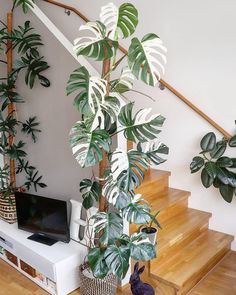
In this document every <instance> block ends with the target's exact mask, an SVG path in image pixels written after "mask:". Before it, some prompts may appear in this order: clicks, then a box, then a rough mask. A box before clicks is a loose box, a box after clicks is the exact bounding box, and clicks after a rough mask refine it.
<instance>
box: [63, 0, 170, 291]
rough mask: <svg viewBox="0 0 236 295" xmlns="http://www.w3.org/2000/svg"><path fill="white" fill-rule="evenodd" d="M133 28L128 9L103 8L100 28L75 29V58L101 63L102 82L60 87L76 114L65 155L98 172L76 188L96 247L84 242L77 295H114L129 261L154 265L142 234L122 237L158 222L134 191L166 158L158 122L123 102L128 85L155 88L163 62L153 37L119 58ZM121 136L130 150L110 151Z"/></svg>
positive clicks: (87, 78)
mask: <svg viewBox="0 0 236 295" xmlns="http://www.w3.org/2000/svg"><path fill="white" fill-rule="evenodd" d="M137 24H138V11H137V9H136V8H135V7H134V5H132V4H130V3H124V4H122V5H121V6H120V7H116V6H115V5H114V4H113V3H110V4H108V5H106V6H104V7H102V10H101V14H100V20H99V21H93V22H88V23H87V24H86V25H83V26H81V27H80V31H83V35H82V36H81V37H79V38H78V39H76V40H75V43H74V45H75V46H74V51H75V52H76V54H77V55H78V56H80V55H82V56H85V57H89V58H92V59H94V60H96V61H100V62H102V68H103V70H102V75H101V77H96V76H92V75H91V74H90V73H89V71H88V70H87V69H86V68H85V67H83V66H81V67H79V68H77V69H76V70H75V71H74V72H73V73H72V74H71V76H70V78H69V81H68V85H67V95H70V94H71V93H76V97H75V100H74V105H75V107H76V108H77V109H78V111H79V112H80V114H81V120H80V121H78V122H76V124H75V125H74V126H73V127H72V129H71V132H70V143H71V146H72V152H73V154H74V156H75V158H76V160H77V161H78V163H79V165H80V166H81V167H82V168H87V167H93V166H95V167H97V166H98V165H99V176H98V177H92V178H91V179H84V180H83V181H82V182H81V188H80V191H81V194H82V198H83V206H84V208H85V209H86V210H89V209H90V208H91V207H92V206H94V205H95V204H96V203H98V205H99V211H98V212H97V213H96V214H94V215H93V216H92V217H91V218H90V220H89V223H90V225H91V224H93V229H94V232H95V241H92V243H91V240H90V243H89V244H90V246H89V248H88V257H87V261H86V263H85V264H84V265H83V266H82V267H81V294H87V295H89V294H115V289H116V287H115V286H116V282H117V278H118V279H120V280H122V279H123V278H124V277H125V276H126V274H127V272H128V269H129V267H130V258H132V259H134V260H142V261H148V260H151V259H153V258H154V257H156V249H155V246H154V245H153V244H152V243H151V242H150V241H149V239H148V238H147V235H146V234H145V233H143V232H136V233H133V234H132V235H129V234H128V233H126V232H125V231H124V225H125V222H127V223H129V224H137V225H141V224H146V223H148V222H150V221H151V220H153V221H154V220H155V222H157V220H156V216H153V215H152V214H151V207H150V205H149V204H148V203H147V202H146V201H145V200H144V199H143V198H142V196H141V195H139V194H136V193H135V190H136V188H137V187H139V186H140V185H141V184H142V181H143V179H144V175H145V171H147V170H148V169H149V167H150V165H151V164H154V165H159V164H160V163H163V162H164V160H163V159H162V158H161V157H160V156H159V154H168V148H167V146H166V145H164V144H163V143H160V141H159V140H158V139H157V135H158V134H159V133H160V131H161V130H160V128H161V127H162V125H163V123H164V121H165V118H164V117H163V116H161V115H160V114H154V115H151V114H150V113H151V108H144V109H141V110H138V111H136V110H135V104H134V102H133V101H129V100H128V101H127V98H126V96H127V94H128V93H129V92H130V93H132V92H133V93H135V94H136V95H137V92H136V91H135V89H134V87H133V83H134V80H135V79H138V80H142V81H143V82H145V83H146V84H148V85H150V86H155V85H156V84H157V83H158V81H159V79H160V75H161V73H162V72H163V71H164V64H165V62H166V57H165V53H166V48H165V47H164V46H163V44H162V41H161V40H160V38H159V37H158V36H157V35H155V34H147V35H146V36H144V37H143V38H142V39H141V40H139V39H138V38H136V37H135V38H133V39H132V40H131V44H130V47H129V50H128V52H127V53H125V54H124V55H122V56H119V55H118V53H117V51H118V46H119V41H120V39H125V38H128V37H130V36H131V35H132V34H133V33H134V32H135V29H136V27H137ZM125 61H126V64H125V65H124V62H125ZM118 73H121V74H120V75H118ZM117 76H118V77H117ZM144 95H145V94H144ZM145 104H146V102H145ZM122 134H123V135H124V137H125V138H126V139H127V140H128V141H131V142H132V143H133V144H134V147H133V148H132V149H131V150H129V151H127V150H126V149H125V147H124V150H123V149H118V148H117V149H114V144H115V142H116V138H117V136H120V135H122ZM112 144H113V145H112ZM94 174H95V173H94ZM104 290H106V291H104Z"/></svg>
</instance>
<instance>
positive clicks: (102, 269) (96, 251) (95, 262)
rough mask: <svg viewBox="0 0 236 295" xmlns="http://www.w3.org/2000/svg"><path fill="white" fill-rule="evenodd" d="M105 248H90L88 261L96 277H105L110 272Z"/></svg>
mask: <svg viewBox="0 0 236 295" xmlns="http://www.w3.org/2000/svg"><path fill="white" fill-rule="evenodd" d="M104 254H105V249H102V248H93V249H90V250H89V253H88V261H89V266H90V267H91V270H92V272H93V275H94V277H96V278H99V279H103V278H104V277H105V276H106V275H107V274H108V271H109V269H108V267H107V264H106V261H105V257H104Z"/></svg>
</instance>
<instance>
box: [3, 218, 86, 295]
mask: <svg viewBox="0 0 236 295" xmlns="http://www.w3.org/2000/svg"><path fill="white" fill-rule="evenodd" d="M31 235H32V233H29V232H25V231H23V230H20V229H18V227H17V224H8V223H6V222H4V221H2V220H0V259H3V260H4V261H5V262H7V263H8V264H9V265H11V266H12V267H14V268H15V269H16V270H17V271H19V272H20V273H21V274H22V275H24V276H26V277H27V278H29V279H30V280H32V281H33V282H34V283H35V284H37V285H38V286H40V287H41V288H43V289H45V290H46V291H47V292H48V293H50V294H53V295H67V294H69V293H71V292H73V291H74V290H76V289H77V288H79V286H80V282H79V266H80V265H81V264H82V263H83V261H84V258H85V256H86V255H87V249H86V247H85V246H83V245H81V244H79V243H77V242H74V241H70V243H68V244H66V243H63V242H57V243H56V244H54V245H52V246H51V247H48V246H47V245H45V244H41V243H35V242H34V241H32V240H31V239H29V237H30V236H31ZM41 238H45V237H40V239H41ZM0 293H1V292H0Z"/></svg>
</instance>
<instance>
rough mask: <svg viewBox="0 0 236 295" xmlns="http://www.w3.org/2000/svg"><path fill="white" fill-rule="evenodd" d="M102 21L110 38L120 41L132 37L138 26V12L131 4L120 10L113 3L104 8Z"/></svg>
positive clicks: (101, 16)
mask: <svg viewBox="0 0 236 295" xmlns="http://www.w3.org/2000/svg"><path fill="white" fill-rule="evenodd" d="M100 20H101V22H102V23H103V24H104V25H105V26H106V29H107V32H108V34H109V38H110V39H112V40H116V41H117V40H118V39H120V38H127V37H129V36H130V35H132V34H133V33H134V31H135V29H136V27H137V25H138V11H137V9H136V8H135V7H134V5H132V4H131V3H124V4H122V5H121V6H120V7H119V8H118V7H117V6H116V5H114V4H113V3H109V4H107V5H105V6H103V7H102V9H101V13H100Z"/></svg>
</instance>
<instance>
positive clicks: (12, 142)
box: [0, 0, 50, 197]
mask: <svg viewBox="0 0 236 295" xmlns="http://www.w3.org/2000/svg"><path fill="white" fill-rule="evenodd" d="M33 2H34V1H28V0H15V1H13V8H12V10H14V8H15V7H18V6H20V7H22V9H23V11H24V12H25V13H26V12H27V11H28V9H29V7H30V6H32V3H33ZM1 25H2V26H3V27H2V28H0V55H1V58H0V60H1V63H2V64H7V63H6V62H5V60H6V53H7V51H8V50H10V49H9V48H8V49H7V47H6V46H7V44H8V43H9V42H11V44H12V48H11V49H12V50H14V51H16V53H17V56H18V58H19V59H18V60H15V61H14V62H13V71H12V72H11V73H9V74H8V75H7V77H6V78H3V81H4V83H1V84H0V133H1V135H0V136H1V137H0V153H1V154H2V155H3V156H4V159H6V163H8V162H9V160H14V163H16V165H17V169H16V173H17V174H19V173H22V172H23V173H24V174H25V176H26V181H25V183H24V184H23V185H22V186H23V187H25V188H26V189H30V188H31V187H33V188H34V190H35V191H37V189H38V188H39V187H41V188H43V187H46V184H45V183H44V182H42V176H40V175H39V171H38V170H37V169H36V168H35V167H34V166H32V165H30V164H29V161H27V160H26V157H27V153H26V151H25V148H26V143H25V142H23V141H22V140H20V141H18V142H16V139H15V137H16V136H18V134H19V132H20V131H22V132H23V133H25V134H27V135H30V136H31V138H32V140H33V141H34V142H36V140H37V134H38V133H39V132H41V131H40V129H39V123H38V122H37V120H36V117H30V118H29V120H27V121H26V122H21V121H19V120H18V118H17V115H16V107H17V104H19V103H23V102H24V100H23V98H22V97H21V96H20V94H19V93H18V92H17V90H16V82H17V79H18V77H19V75H20V74H21V73H23V71H24V72H25V82H26V84H27V85H28V86H29V87H30V88H33V86H34V85H35V83H36V81H37V80H38V81H39V82H40V84H41V85H42V86H44V87H48V86H49V85H50V82H49V80H48V79H47V78H46V77H45V76H43V72H44V71H45V70H47V69H48V68H49V66H48V64H47V62H46V61H44V60H43V57H41V56H40V53H39V47H41V46H42V45H43V43H42V40H41V37H40V35H38V34H37V33H35V31H34V29H33V28H32V27H31V25H30V22H29V21H26V22H25V23H24V25H23V26H20V25H19V26H18V27H17V28H14V29H13V31H12V32H11V33H9V32H8V30H7V27H6V25H5V24H4V23H3V22H2V23H1ZM5 72H6V73H7V69H6V71H5ZM12 103H14V107H13V110H12V111H11V112H10V113H8V111H7V108H8V107H10V106H11V104H12ZM19 125H21V127H22V128H19V127H18V126H19ZM9 174H10V169H9V165H8V164H6V165H5V167H4V168H2V169H1V171H0V183H1V184H2V185H1V194H2V195H3V196H4V197H7V196H9V195H11V194H13V193H14V192H15V190H16V189H17V188H16V187H15V184H14V183H11V180H10V177H9ZM3 184H4V185H3Z"/></svg>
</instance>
